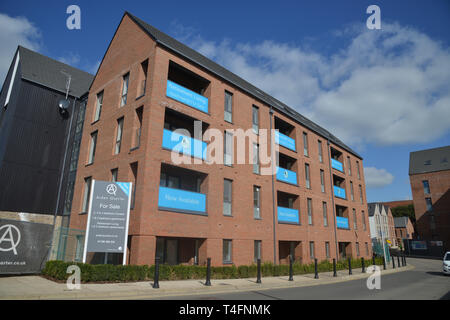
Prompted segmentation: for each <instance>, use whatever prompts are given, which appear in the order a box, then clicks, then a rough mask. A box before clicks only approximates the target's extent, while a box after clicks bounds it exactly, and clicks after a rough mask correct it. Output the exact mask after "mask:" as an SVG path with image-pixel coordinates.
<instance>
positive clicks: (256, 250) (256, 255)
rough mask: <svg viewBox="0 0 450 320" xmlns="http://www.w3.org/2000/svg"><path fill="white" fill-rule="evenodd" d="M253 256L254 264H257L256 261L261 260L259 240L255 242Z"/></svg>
mask: <svg viewBox="0 0 450 320" xmlns="http://www.w3.org/2000/svg"><path fill="white" fill-rule="evenodd" d="M253 256H254V261H255V262H257V261H258V259H261V240H255V244H254V255H253Z"/></svg>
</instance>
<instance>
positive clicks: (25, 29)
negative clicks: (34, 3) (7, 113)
mask: <svg viewBox="0 0 450 320" xmlns="http://www.w3.org/2000/svg"><path fill="white" fill-rule="evenodd" d="M0 30H1V32H0V43H1V46H0V83H2V84H3V81H4V79H5V77H6V74H7V73H8V69H9V66H10V65H11V62H12V59H13V57H14V53H15V51H16V49H17V46H18V45H22V46H24V47H26V48H28V49H31V50H39V49H40V48H41V46H42V45H41V33H40V31H39V29H38V28H36V27H35V26H34V25H33V24H32V23H31V22H30V21H29V20H28V19H27V18H25V17H10V16H8V15H6V14H3V13H0Z"/></svg>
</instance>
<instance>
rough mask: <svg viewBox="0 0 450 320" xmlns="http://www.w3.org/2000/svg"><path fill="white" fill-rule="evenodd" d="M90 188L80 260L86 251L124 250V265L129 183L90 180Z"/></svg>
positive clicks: (108, 251)
mask: <svg viewBox="0 0 450 320" xmlns="http://www.w3.org/2000/svg"><path fill="white" fill-rule="evenodd" d="M91 188H92V189H91V198H90V203H89V213H88V222H87V227H86V242H85V248H84V254H83V262H86V254H87V252H106V253H120V252H123V264H125V262H126V248H127V238H128V224H129V216H130V200H131V197H130V195H131V188H132V185H131V183H130V182H111V181H98V180H93V181H92V186H91Z"/></svg>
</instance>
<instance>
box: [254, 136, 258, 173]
mask: <svg viewBox="0 0 450 320" xmlns="http://www.w3.org/2000/svg"><path fill="white" fill-rule="evenodd" d="M253 173H256V174H259V145H258V144H256V143H254V144H253Z"/></svg>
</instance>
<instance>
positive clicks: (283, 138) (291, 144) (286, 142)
mask: <svg viewBox="0 0 450 320" xmlns="http://www.w3.org/2000/svg"><path fill="white" fill-rule="evenodd" d="M275 143H277V144H279V145H280V146H283V147H285V148H288V149H290V150H292V151H295V140H294V139H292V138H290V137H288V136H287V135H285V134H282V133H280V132H279V131H276V133H275Z"/></svg>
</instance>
